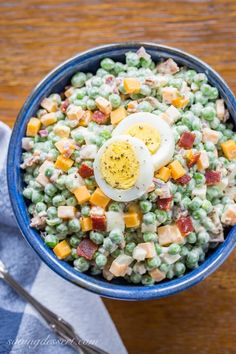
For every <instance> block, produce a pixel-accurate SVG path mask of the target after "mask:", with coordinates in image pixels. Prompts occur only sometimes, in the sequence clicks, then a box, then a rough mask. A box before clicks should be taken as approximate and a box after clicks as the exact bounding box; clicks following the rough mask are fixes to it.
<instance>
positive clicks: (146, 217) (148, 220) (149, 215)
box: [143, 212, 156, 225]
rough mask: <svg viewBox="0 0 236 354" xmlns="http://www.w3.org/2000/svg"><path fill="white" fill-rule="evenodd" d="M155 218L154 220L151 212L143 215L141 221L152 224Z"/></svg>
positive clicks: (154, 217)
mask: <svg viewBox="0 0 236 354" xmlns="http://www.w3.org/2000/svg"><path fill="white" fill-rule="evenodd" d="M155 220H156V215H155V214H154V213H152V212H149V213H146V214H144V215H143V222H144V224H146V225H149V224H154V222H155Z"/></svg>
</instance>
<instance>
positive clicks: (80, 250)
mask: <svg viewBox="0 0 236 354" xmlns="http://www.w3.org/2000/svg"><path fill="white" fill-rule="evenodd" d="M97 249H98V245H96V244H95V243H93V242H92V241H91V240H89V239H88V238H86V239H84V240H82V241H81V242H80V244H79V246H78V247H77V254H78V256H82V257H84V258H86V259H88V260H91V259H92V258H93V255H94V253H95V252H96V251H97Z"/></svg>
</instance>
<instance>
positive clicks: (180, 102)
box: [172, 97, 189, 108]
mask: <svg viewBox="0 0 236 354" xmlns="http://www.w3.org/2000/svg"><path fill="white" fill-rule="evenodd" d="M188 103H189V99H188V98H186V97H177V98H174V99H173V100H172V104H173V106H175V107H176V108H184V107H186V106H187V104H188Z"/></svg>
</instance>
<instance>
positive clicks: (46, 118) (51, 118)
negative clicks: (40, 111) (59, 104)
mask: <svg viewBox="0 0 236 354" xmlns="http://www.w3.org/2000/svg"><path fill="white" fill-rule="evenodd" d="M40 120H41V123H42V124H43V125H44V126H45V127H47V126H49V125H52V124H54V123H56V122H57V115H56V113H55V112H51V113H46V114H44V115H43V116H42V117H41V118H40Z"/></svg>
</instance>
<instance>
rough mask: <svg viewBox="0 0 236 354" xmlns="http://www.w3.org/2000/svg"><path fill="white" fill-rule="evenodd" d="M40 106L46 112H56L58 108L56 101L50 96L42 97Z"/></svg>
mask: <svg viewBox="0 0 236 354" xmlns="http://www.w3.org/2000/svg"><path fill="white" fill-rule="evenodd" d="M41 106H42V107H43V108H45V109H46V110H47V111H48V112H56V111H57V110H58V106H57V103H56V102H55V101H53V100H51V99H50V98H44V99H43V100H42V102H41Z"/></svg>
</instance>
